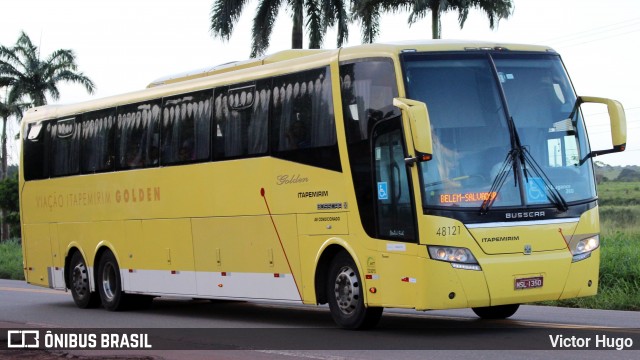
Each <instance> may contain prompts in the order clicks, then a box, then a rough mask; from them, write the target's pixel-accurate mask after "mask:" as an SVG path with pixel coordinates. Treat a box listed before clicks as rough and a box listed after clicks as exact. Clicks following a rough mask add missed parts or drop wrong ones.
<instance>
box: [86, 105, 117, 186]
mask: <svg viewBox="0 0 640 360" xmlns="http://www.w3.org/2000/svg"><path fill="white" fill-rule="evenodd" d="M82 118H83V120H82V137H81V139H80V142H81V149H82V153H81V156H82V159H81V171H82V173H84V174H87V173H88V174H91V173H95V172H102V171H109V170H113V169H114V165H115V147H114V142H113V137H114V134H115V126H114V125H115V119H116V109H115V108H112V109H108V110H102V111H96V112H92V113H87V114H84V115H83V116H82Z"/></svg>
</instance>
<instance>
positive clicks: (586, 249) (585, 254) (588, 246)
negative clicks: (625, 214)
mask: <svg viewBox="0 0 640 360" xmlns="http://www.w3.org/2000/svg"><path fill="white" fill-rule="evenodd" d="M599 246H600V236H599V235H595V236H591V237H588V238H586V239H582V240H579V241H578V242H577V243H576V245H575V246H574V247H572V249H571V253H572V254H573V262H577V261H580V260H584V259H587V258H589V257H590V256H591V252H592V251H593V250H595V249H597V248H598V247H599Z"/></svg>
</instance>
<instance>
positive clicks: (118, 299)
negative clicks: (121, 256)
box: [96, 251, 126, 311]
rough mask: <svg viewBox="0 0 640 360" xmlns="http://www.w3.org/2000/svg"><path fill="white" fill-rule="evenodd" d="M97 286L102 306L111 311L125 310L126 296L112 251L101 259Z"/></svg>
mask: <svg viewBox="0 0 640 360" xmlns="http://www.w3.org/2000/svg"><path fill="white" fill-rule="evenodd" d="M96 286H97V287H98V291H99V292H100V299H101V300H102V306H103V307H104V308H105V309H107V310H109V311H117V310H123V309H124V308H125V305H126V299H125V298H126V295H125V293H124V292H123V291H122V280H121V279H120V267H119V266H118V261H117V260H116V257H115V256H114V255H113V253H112V252H111V251H107V252H105V253H104V254H103V255H102V256H101V257H100V262H99V265H98V280H97V284H96Z"/></svg>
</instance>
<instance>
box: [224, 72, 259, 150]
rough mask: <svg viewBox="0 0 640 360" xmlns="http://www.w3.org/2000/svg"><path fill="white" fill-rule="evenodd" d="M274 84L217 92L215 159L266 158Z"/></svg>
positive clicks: (245, 85) (244, 85)
mask: <svg viewBox="0 0 640 360" xmlns="http://www.w3.org/2000/svg"><path fill="white" fill-rule="evenodd" d="M269 83H270V81H264V80H263V81H258V82H256V83H255V84H253V83H252V84H235V85H231V86H228V87H223V88H220V89H217V90H216V93H215V100H214V108H215V109H214V112H215V116H214V119H215V125H216V134H215V135H216V137H215V140H214V151H215V155H214V158H215V159H229V158H238V157H245V156H256V155H263V154H266V152H267V150H268V146H267V144H268V143H267V140H268V122H269V103H270V99H271V89H270V88H269Z"/></svg>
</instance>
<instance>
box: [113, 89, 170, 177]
mask: <svg viewBox="0 0 640 360" xmlns="http://www.w3.org/2000/svg"><path fill="white" fill-rule="evenodd" d="M160 112H161V111H160V100H154V101H149V102H144V103H140V104H132V105H125V106H120V107H118V117H117V124H118V126H117V153H118V161H117V167H118V169H137V168H143V167H149V166H158V165H159V161H158V160H159V159H158V157H159V154H160V152H159V149H160V147H159V146H160V134H159V126H158V125H159V123H160Z"/></svg>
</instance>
